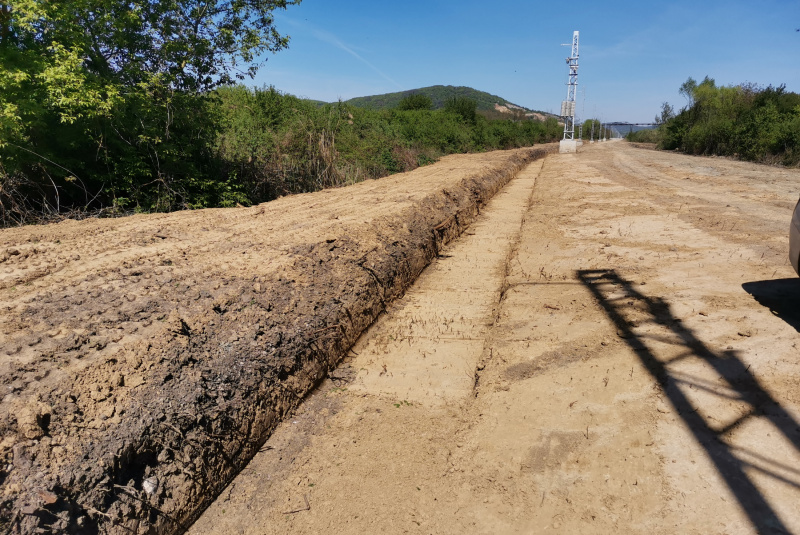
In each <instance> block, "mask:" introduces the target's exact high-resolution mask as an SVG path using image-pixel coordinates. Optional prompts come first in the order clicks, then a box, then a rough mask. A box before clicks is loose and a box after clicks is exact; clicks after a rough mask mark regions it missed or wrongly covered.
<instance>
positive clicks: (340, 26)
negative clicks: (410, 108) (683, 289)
mask: <svg viewBox="0 0 800 535" xmlns="http://www.w3.org/2000/svg"><path fill="white" fill-rule="evenodd" d="M275 18H276V26H277V28H278V30H279V31H280V32H281V33H284V34H288V35H289V36H290V37H291V43H290V45H289V49H287V50H284V51H281V52H279V53H277V54H275V55H270V56H269V57H268V61H267V63H266V64H265V65H264V66H263V67H262V69H261V70H260V71H259V73H258V75H257V77H256V78H255V80H253V82H252V83H253V84H254V85H258V86H260V85H274V86H275V87H276V88H277V89H279V90H281V91H284V92H286V93H291V94H294V95H297V96H301V97H307V98H313V99H318V100H325V101H335V100H337V99H339V98H342V99H345V100H346V99H348V98H352V97H357V96H365V95H375V94H380V93H388V92H393V91H400V90H405V89H415V88H418V87H425V86H430V85H437V84H443V85H465V86H470V87H473V88H475V89H480V90H482V91H487V92H489V93H493V94H496V95H499V96H501V97H503V98H506V99H508V100H510V101H511V102H514V103H516V104H520V105H522V106H526V107H528V108H534V109H540V110H545V111H553V112H557V111H558V109H559V107H560V102H561V101H562V100H563V99H564V98H565V96H566V85H565V84H566V81H567V73H568V71H567V65H566V62H565V58H566V57H567V56H568V55H569V48H568V47H566V46H560V44H561V43H569V42H570V40H571V38H572V32H573V31H574V30H579V31H580V70H579V77H578V83H579V96H578V106H577V108H578V114H579V115H581V116H583V117H585V118H588V117H592V116H596V117H599V118H601V119H602V120H604V121H610V120H616V121H631V122H642V121H651V120H652V119H653V117H654V116H655V115H656V113H657V112H658V111H659V109H660V106H661V103H662V102H664V101H668V102H670V103H672V104H673V105H674V106H675V107H676V108H680V107H681V106H683V105H684V104H685V101H684V99H683V97H681V96H680V95H679V94H678V87H679V86H680V85H681V84H682V83H683V82H684V81H685V80H686V79H687V78H688V77H689V76H691V77H694V78H695V79H697V80H701V79H702V78H703V77H704V76H706V75H708V76H710V77H711V78H714V79H715V80H716V82H717V83H718V84H722V85H730V84H738V83H741V82H754V83H758V84H761V85H769V84H772V85H779V84H786V87H787V89H788V90H790V91H795V92H800V32H797V31H795V30H796V29H797V28H800V0H758V1H752V0H751V1H736V0H733V1H725V2H722V1H716V0H710V1H709V0H694V1H673V2H669V1H667V2H652V1H648V0H639V1H636V2H627V1H615V0H606V1H598V0H595V1H592V2H587V1H583V0H576V1H573V2H557V1H551V2H537V1H530V0H529V1H521V0H495V1H493V2H486V1H483V2H478V1H474V0H461V1H456V0H427V1H420V0H404V1H394V2H383V1H380V0H345V1H340V2H333V1H330V0H327V1H326V0H303V1H302V3H301V4H300V5H296V6H290V7H289V8H288V9H287V10H286V11H277V12H276V17H275Z"/></svg>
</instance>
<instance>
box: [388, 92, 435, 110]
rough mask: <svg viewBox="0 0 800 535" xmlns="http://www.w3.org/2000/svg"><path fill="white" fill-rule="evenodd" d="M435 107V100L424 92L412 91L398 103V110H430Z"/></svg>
mask: <svg viewBox="0 0 800 535" xmlns="http://www.w3.org/2000/svg"><path fill="white" fill-rule="evenodd" d="M432 107H433V101H432V100H431V98H430V97H429V96H428V95H423V94H422V93H411V94H410V95H406V96H405V97H403V98H402V99H401V100H400V102H399V103H398V104H397V109H398V110H429V109H431V108H432Z"/></svg>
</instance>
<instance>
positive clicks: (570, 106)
mask: <svg viewBox="0 0 800 535" xmlns="http://www.w3.org/2000/svg"><path fill="white" fill-rule="evenodd" d="M579 33H580V32H577V31H575V32H573V34H572V54H571V55H570V57H568V58H567V64H568V65H569V81H568V82H567V100H565V101H564V102H562V103H561V117H563V118H564V139H575V97H576V94H577V92H578V34H579Z"/></svg>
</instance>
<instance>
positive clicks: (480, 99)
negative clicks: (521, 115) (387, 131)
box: [346, 85, 541, 113]
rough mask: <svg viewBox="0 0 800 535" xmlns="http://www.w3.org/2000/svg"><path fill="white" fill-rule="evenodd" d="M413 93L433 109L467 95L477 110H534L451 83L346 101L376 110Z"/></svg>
mask: <svg viewBox="0 0 800 535" xmlns="http://www.w3.org/2000/svg"><path fill="white" fill-rule="evenodd" d="M414 93H420V94H423V95H426V96H428V97H429V98H430V99H431V100H432V101H433V107H434V109H439V108H443V107H444V103H445V102H446V101H447V99H449V98H452V97H467V98H471V99H472V100H474V101H475V102H477V103H478V111H490V110H494V109H495V104H499V105H501V106H506V107H508V108H511V109H514V108H516V109H519V110H520V111H524V112H533V111H535V110H529V109H528V108H525V107H523V106H518V105H517V104H514V103H512V102H509V101H508V100H506V99H504V98H501V97H498V96H497V95H492V94H490V93H486V92H485V91H478V90H477V89H472V88H471V87H464V86H458V87H455V86H452V85H434V86H431V87H422V88H420V89H410V90H408V91H400V92H398V93H386V94H383V95H372V96H369V97H356V98H351V99H350V100H348V101H346V102H347V103H348V104H352V105H353V106H356V107H358V108H372V109H377V110H381V109H389V108H394V107H396V106H397V104H398V103H399V102H400V100H401V99H402V98H403V97H405V96H407V95H411V94H414ZM540 113H541V112H540Z"/></svg>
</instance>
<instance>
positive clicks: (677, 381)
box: [189, 142, 800, 535]
mask: <svg viewBox="0 0 800 535" xmlns="http://www.w3.org/2000/svg"><path fill="white" fill-rule="evenodd" d="M799 191H800V171H798V170H786V169H779V168H774V167H766V166H757V165H751V164H747V163H741V162H734V161H729V160H725V159H718V158H701V157H688V156H683V155H677V154H672V153H664V152H657V151H653V150H648V149H645V148H637V147H632V146H630V145H628V144H626V143H624V142H609V143H604V144H593V145H588V144H587V145H584V146H583V147H582V148H581V150H580V152H579V153H577V154H568V155H558V154H553V155H550V156H548V157H547V158H546V159H544V160H543V161H536V162H533V163H531V164H530V165H529V166H528V167H527V168H526V169H524V170H523V171H522V172H520V173H519V175H518V176H517V178H516V179H515V180H513V181H511V182H510V183H509V184H508V185H507V186H506V187H505V188H504V189H503V190H502V191H501V192H500V193H499V194H498V195H496V196H495V197H494V198H493V199H492V201H491V202H490V203H488V204H487V205H486V206H485V208H484V209H483V210H482V211H481V214H480V215H479V216H478V217H477V218H476V219H475V221H474V223H473V224H472V225H471V226H470V227H469V229H468V230H467V231H466V232H465V233H464V234H463V235H462V236H461V237H460V238H458V239H457V240H454V241H453V242H451V243H450V244H449V245H448V246H447V247H446V248H443V249H441V250H439V252H438V253H439V254H438V257H437V259H436V260H435V261H434V262H433V263H432V264H431V265H430V266H429V267H428V268H427V269H426V270H425V271H424V272H423V273H422V275H421V277H420V278H419V280H418V281H417V282H416V283H415V284H414V286H413V287H411V288H410V289H409V290H408V291H407V292H406V293H405V294H404V295H403V296H402V297H400V298H399V299H397V300H396V301H394V302H393V303H392V304H391V305H390V306H389V307H388V309H387V311H386V313H385V314H382V315H381V316H380V318H379V319H378V320H377V321H376V322H375V323H374V324H373V325H372V326H371V327H370V328H369V330H368V331H367V332H366V333H365V334H364V335H363V336H361V338H360V339H359V340H358V341H357V342H356V344H355V345H354V346H353V348H352V349H351V350H350V351H349V353H348V356H347V357H346V359H345V361H344V363H343V364H342V365H340V366H339V367H338V368H337V369H336V370H334V371H332V372H331V373H330V375H329V377H328V378H327V379H325V381H324V382H323V383H322V384H321V385H320V386H319V387H318V388H317V389H316V390H315V391H314V392H313V394H312V395H310V396H309V397H308V398H306V399H305V400H304V402H303V403H302V405H300V406H299V407H298V408H297V410H296V411H295V412H293V413H292V414H291V416H290V417H289V418H288V419H286V420H285V421H284V422H283V423H281V424H280V426H279V427H278V428H277V430H276V431H275V432H274V433H273V434H272V436H271V438H270V439H269V440H268V441H267V442H266V443H265V444H264V445H263V447H261V449H260V452H259V453H258V454H257V455H256V456H255V457H254V459H253V461H252V462H251V463H250V464H249V465H248V466H247V467H246V468H245V469H244V470H243V471H242V472H241V473H240V474H239V475H238V477H237V478H236V479H235V480H234V482H233V483H232V484H231V485H229V486H228V487H227V488H226V489H225V490H224V491H223V492H222V494H221V495H220V497H219V498H218V499H217V500H216V502H215V503H214V504H213V505H212V506H211V507H210V508H208V509H207V511H206V512H205V514H204V515H203V516H202V517H201V518H200V519H199V520H198V521H197V522H196V523H195V524H194V525H193V526H192V527H191V528H190V530H189V532H190V533H191V534H193V535H199V534H206V533H212V534H229V533H231V534H239V533H242V534H271V533H276V534H277V533H330V534H335V533H342V534H351V533H352V534H356V533H436V534H442V533H444V534H446V533H453V534H456V533H550V532H553V533H658V534H672V533H697V534H717V533H719V534H723V533H725V534H738V533H800V507H798V503H800V469H798V467H800V350H799V349H798V342H800V333H799V332H798V329H800V304H799V303H800V279H798V278H797V276H796V275H795V273H794V272H793V270H792V268H791V267H790V265H789V263H788V260H787V252H788V240H787V233H788V226H789V221H790V218H791V212H792V208H793V207H794V204H795V202H796V200H797V196H798V192H799Z"/></svg>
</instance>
